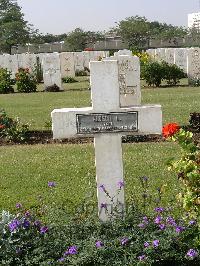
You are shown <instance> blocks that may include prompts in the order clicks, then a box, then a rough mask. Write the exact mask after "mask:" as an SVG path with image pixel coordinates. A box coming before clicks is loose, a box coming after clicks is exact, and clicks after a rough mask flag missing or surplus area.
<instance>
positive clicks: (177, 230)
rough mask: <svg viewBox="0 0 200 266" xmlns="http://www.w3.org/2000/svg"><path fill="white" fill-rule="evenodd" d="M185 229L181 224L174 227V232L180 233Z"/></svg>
mask: <svg viewBox="0 0 200 266" xmlns="http://www.w3.org/2000/svg"><path fill="white" fill-rule="evenodd" d="M184 230H185V227H183V226H177V227H176V233H181V232H183V231H184Z"/></svg>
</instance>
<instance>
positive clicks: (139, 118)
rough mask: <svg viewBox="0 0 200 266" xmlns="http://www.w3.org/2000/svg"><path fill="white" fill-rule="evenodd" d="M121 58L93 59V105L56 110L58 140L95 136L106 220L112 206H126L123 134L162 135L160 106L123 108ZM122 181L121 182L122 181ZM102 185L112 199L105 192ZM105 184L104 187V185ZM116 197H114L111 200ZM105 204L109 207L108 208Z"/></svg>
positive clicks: (99, 189)
mask: <svg viewBox="0 0 200 266" xmlns="http://www.w3.org/2000/svg"><path fill="white" fill-rule="evenodd" d="M118 69H119V66H118V61H117V60H106V61H101V62H100V61H99V62H90V74H91V78H90V81H91V90H92V107H86V108H64V109H55V110H54V111H53V112H52V125H53V136H54V139H64V138H70V137H80V136H87V137H88V136H94V145H95V163H96V182H97V197H98V210H99V218H100V219H101V220H102V221H106V220H108V218H109V214H110V213H111V211H112V206H114V205H115V204H117V203H119V204H120V206H123V207H124V188H123V187H122V188H121V190H120V193H119V194H118V196H117V197H116V194H117V192H118V191H119V190H118V189H119V187H118V186H119V182H123V162H122V146H121V137H122V135H127V134H129V135H130V134H134V133H136V131H137V132H138V133H139V134H151V133H152V134H160V132H161V128H162V113H161V106H160V105H143V106H131V107H123V108H121V107H120V88H119V80H118ZM120 184H121V183H120ZM102 185H104V187H105V188H106V190H107V191H108V192H109V195H110V198H109V197H107V196H106V194H105V193H104V192H103V191H102V190H103V189H102V187H101V186H102ZM104 187H103V188H104ZM111 199H112V200H111ZM102 206H104V207H105V206H107V211H106V210H105V208H102Z"/></svg>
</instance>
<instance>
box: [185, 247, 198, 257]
mask: <svg viewBox="0 0 200 266" xmlns="http://www.w3.org/2000/svg"><path fill="white" fill-rule="evenodd" d="M186 255H187V256H188V257H190V258H191V259H194V258H196V257H197V256H198V252H197V251H196V250H195V249H192V248H191V249H189V250H188V252H187V254H186Z"/></svg>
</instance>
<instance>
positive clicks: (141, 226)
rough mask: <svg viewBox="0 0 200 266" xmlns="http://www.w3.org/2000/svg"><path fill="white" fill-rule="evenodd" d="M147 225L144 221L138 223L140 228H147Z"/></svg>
mask: <svg viewBox="0 0 200 266" xmlns="http://www.w3.org/2000/svg"><path fill="white" fill-rule="evenodd" d="M145 226H146V224H144V223H140V224H138V227H140V228H145Z"/></svg>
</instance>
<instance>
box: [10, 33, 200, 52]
mask: <svg viewBox="0 0 200 266" xmlns="http://www.w3.org/2000/svg"><path fill="white" fill-rule="evenodd" d="M192 46H199V47H200V38H192V37H190V36H187V37H185V38H171V39H168V40H158V39H150V40H148V41H147V42H146V44H144V46H143V47H140V48H142V49H149V48H160V47H163V48H170V47H172V48H179V47H192ZM86 47H87V48H92V49H94V50H95V51H110V50H122V49H128V44H127V43H126V42H124V41H122V39H121V38H120V37H106V38H105V39H102V40H99V41H96V42H92V43H88V44H87V45H86ZM53 52H59V53H61V52H68V49H67V48H66V46H65V44H64V42H61V43H45V44H27V45H25V46H22V45H18V46H13V47H12V49H11V54H22V53H36V54H38V53H53Z"/></svg>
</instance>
